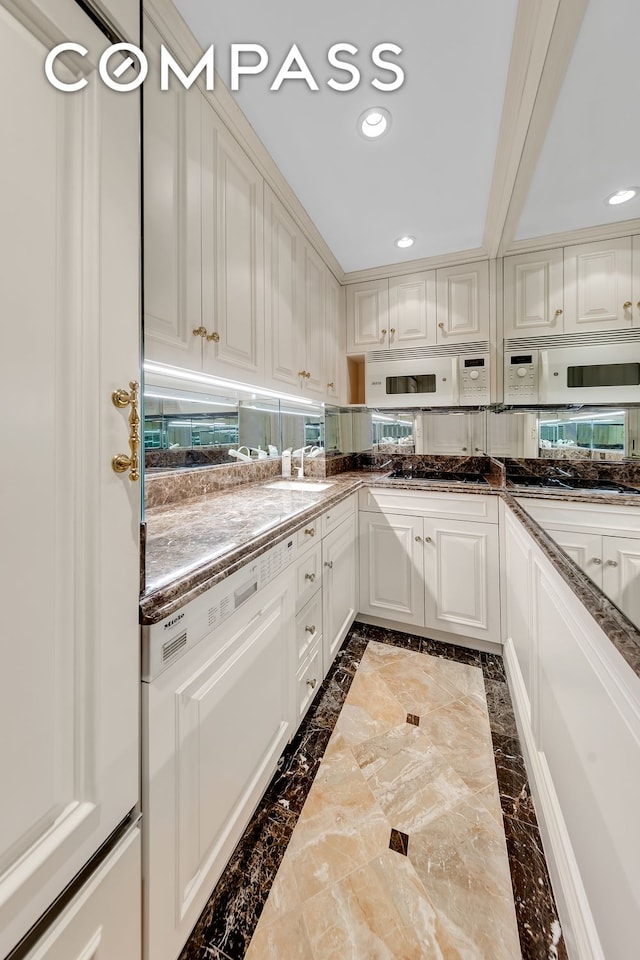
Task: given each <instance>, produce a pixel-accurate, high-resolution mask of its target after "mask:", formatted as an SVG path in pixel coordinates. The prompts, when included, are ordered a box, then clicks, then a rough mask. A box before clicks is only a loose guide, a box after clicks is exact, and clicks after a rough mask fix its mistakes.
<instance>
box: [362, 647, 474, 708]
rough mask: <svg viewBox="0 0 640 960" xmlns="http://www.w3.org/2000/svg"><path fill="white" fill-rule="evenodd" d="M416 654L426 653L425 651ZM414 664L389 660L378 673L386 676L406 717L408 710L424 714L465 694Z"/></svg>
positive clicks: (435, 661) (385, 678) (382, 677)
mask: <svg viewBox="0 0 640 960" xmlns="http://www.w3.org/2000/svg"><path fill="white" fill-rule="evenodd" d="M365 656H366V654H365ZM416 656H418V657H423V656H424V654H416ZM363 659H364V658H363ZM433 662H434V664H437V662H438V661H437V660H435V659H434V661H433ZM411 666H412V667H413V669H407V664H406V663H403V662H402V661H397V662H395V663H388V664H386V665H385V666H384V667H380V669H379V670H378V671H377V675H378V677H380V678H381V679H382V680H384V682H385V683H386V684H387V686H388V687H389V689H390V690H391V692H392V693H393V695H394V696H395V698H396V699H397V700H398V702H399V703H400V704H401V705H402V706H403V707H404V713H405V717H406V714H407V713H415V714H417V715H418V716H419V717H423V716H425V715H426V714H427V713H429V711H430V710H437V709H438V707H443V706H445V704H447V703H451V701H452V700H456V699H458V697H460V696H461V695H462V694H461V693H460V691H457V690H456V691H452V690H451V688H450V686H449V685H448V684H441V683H439V682H438V681H437V680H436V679H435V678H434V677H433V676H432V675H431V674H430V673H429V672H428V671H427V670H425V669H420V667H416V666H414V665H413V664H411ZM420 666H422V665H420Z"/></svg>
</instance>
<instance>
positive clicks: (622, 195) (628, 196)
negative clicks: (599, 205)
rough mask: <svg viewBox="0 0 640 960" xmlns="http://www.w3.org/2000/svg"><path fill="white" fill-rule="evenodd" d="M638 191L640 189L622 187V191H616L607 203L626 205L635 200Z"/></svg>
mask: <svg viewBox="0 0 640 960" xmlns="http://www.w3.org/2000/svg"><path fill="white" fill-rule="evenodd" d="M638 190H640V187H622V189H621V190H616V192H615V193H612V194H610V196H608V197H607V199H606V200H605V203H610V204H616V203H626V202H627V200H633V198H634V197H635V196H636V194H637V193H638Z"/></svg>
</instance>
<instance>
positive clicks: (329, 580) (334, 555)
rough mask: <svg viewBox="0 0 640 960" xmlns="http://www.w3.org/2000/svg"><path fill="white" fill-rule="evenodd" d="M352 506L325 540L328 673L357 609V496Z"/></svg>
mask: <svg viewBox="0 0 640 960" xmlns="http://www.w3.org/2000/svg"><path fill="white" fill-rule="evenodd" d="M351 508H352V511H353V512H352V513H351V514H350V516H349V517H348V518H347V519H346V520H343V521H342V523H341V524H340V525H339V526H337V527H335V528H334V529H333V530H332V531H331V532H330V533H328V534H327V535H326V537H325V538H324V539H323V541H322V565H323V629H324V671H325V674H326V672H327V670H328V669H329V667H330V666H331V664H332V663H333V661H334V659H335V656H336V653H337V652H338V650H339V648H340V644H341V643H342V641H343V640H344V638H345V637H346V635H347V631H348V629H349V627H350V626H351V624H352V623H353V620H354V618H355V615H356V613H357V612H358V584H357V557H358V554H357V550H358V529H357V514H356V513H355V498H352V500H351Z"/></svg>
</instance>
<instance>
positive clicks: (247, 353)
mask: <svg viewBox="0 0 640 960" xmlns="http://www.w3.org/2000/svg"><path fill="white" fill-rule="evenodd" d="M205 117H206V120H205V123H204V129H203V138H204V139H205V140H209V141H211V140H212V139H215V143H216V161H215V184H216V196H215V208H214V209H213V212H212V208H211V204H210V203H209V202H206V201H205V205H204V210H205V213H204V215H205V217H206V218H207V219H206V222H207V223H208V224H211V223H213V224H214V228H213V229H214V232H215V246H214V248H213V250H212V246H211V242H210V240H207V235H206V233H205V237H204V240H203V275H204V276H205V277H206V275H207V270H208V263H210V258H211V257H213V259H214V263H215V279H214V283H213V290H212V289H211V285H210V284H205V286H204V288H203V299H202V323H203V325H204V327H205V328H206V330H207V331H208V338H207V339H206V340H205V343H204V354H203V357H204V360H203V365H204V369H205V370H206V371H207V372H208V373H211V374H213V375H214V376H222V377H230V378H231V379H233V380H239V381H241V382H246V383H251V384H255V385H258V384H260V383H262V381H263V376H264V263H263V180H262V177H261V176H260V174H259V172H258V170H257V169H256V168H255V167H254V165H253V164H252V163H251V161H250V160H249V158H248V156H247V155H246V153H244V151H243V150H241V148H240V146H239V145H238V143H237V142H236V140H234V138H233V137H232V136H231V134H229V133H228V132H227V130H226V128H225V127H223V125H222V123H221V122H220V121H219V120H218V118H217V116H216V114H215V113H214V111H213V109H212V108H211V107H210V106H209V104H208V103H207V104H206V106H205ZM205 179H207V178H206V177H205ZM208 229H209V231H210V230H211V227H209V228H208Z"/></svg>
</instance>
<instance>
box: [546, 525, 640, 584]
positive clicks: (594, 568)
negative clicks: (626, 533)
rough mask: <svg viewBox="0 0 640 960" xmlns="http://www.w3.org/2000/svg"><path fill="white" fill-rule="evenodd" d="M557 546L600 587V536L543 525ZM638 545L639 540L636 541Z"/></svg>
mask: <svg viewBox="0 0 640 960" xmlns="http://www.w3.org/2000/svg"><path fill="white" fill-rule="evenodd" d="M545 530H546V531H547V532H548V533H549V534H550V536H552V537H553V539H554V540H555V542H556V543H557V544H558V546H559V547H562V549H563V550H564V552H565V553H566V554H567V555H568V556H570V557H571V559H572V560H573V562H574V563H575V564H577V565H578V566H579V567H580V569H581V570H584V572H585V573H586V574H587V576H589V577H591V579H592V580H593V582H594V583H596V584H597V585H598V586H599V587H602V537H600V536H598V534H595V533H579V532H577V531H573V530H563V529H562V528H561V527H560V528H559V527H553V526H551V527H545ZM636 543H638V544H639V545H640V541H636Z"/></svg>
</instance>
